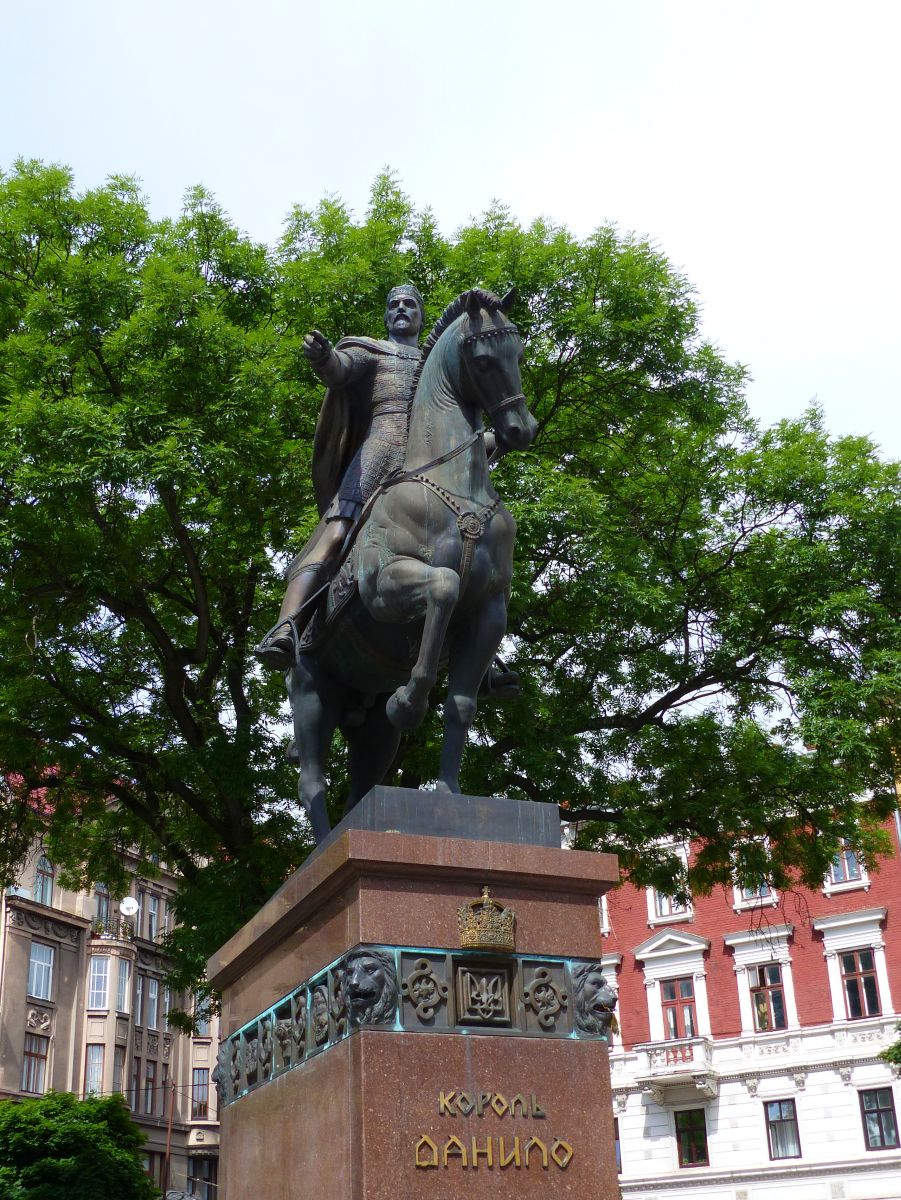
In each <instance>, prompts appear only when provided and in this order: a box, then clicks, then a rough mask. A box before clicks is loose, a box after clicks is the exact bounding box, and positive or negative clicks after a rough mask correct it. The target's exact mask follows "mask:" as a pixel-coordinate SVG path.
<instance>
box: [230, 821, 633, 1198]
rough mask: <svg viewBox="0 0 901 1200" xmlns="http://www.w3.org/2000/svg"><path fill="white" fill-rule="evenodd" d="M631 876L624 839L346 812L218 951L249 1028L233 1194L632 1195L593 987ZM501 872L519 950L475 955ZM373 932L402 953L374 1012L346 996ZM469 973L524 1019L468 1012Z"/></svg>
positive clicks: (234, 1008)
mask: <svg viewBox="0 0 901 1200" xmlns="http://www.w3.org/2000/svg"><path fill="white" fill-rule="evenodd" d="M617 878H618V875H617V866H616V860H615V859H614V858H613V857H612V856H610V855H602V854H590V853H584V852H579V851H570V850H560V849H556V848H550V847H547V846H536V845H522V844H514V843H504V842H493V841H473V840H468V839H464V838H454V837H429V836H422V835H417V834H404V833H395V832H374V831H368V830H361V829H348V830H346V831H345V832H343V833H342V834H340V836H339V837H338V838H337V840H335V841H333V842H332V843H331V844H330V845H328V846H327V847H325V848H324V849H322V850H320V851H319V853H318V854H317V855H316V856H315V857H314V858H313V859H312V860H311V861H309V862H308V863H307V864H305V866H304V867H303V868H302V869H301V870H299V871H298V872H297V873H296V874H295V875H294V876H293V877H292V878H291V879H290V880H288V882H287V883H286V884H285V885H284V886H283V887H282V889H281V890H280V891H279V892H278V893H277V894H276V895H275V896H274V897H273V898H272V900H270V901H269V903H268V904H267V905H266V906H265V907H264V908H263V909H262V910H261V912H260V913H258V914H257V916H256V917H255V918H254V919H253V920H252V921H251V922H250V923H249V924H248V925H247V926H245V927H244V928H243V929H242V930H241V931H240V932H239V933H238V934H237V935H236V936H235V937H234V938H232V940H231V941H230V942H228V943H227V944H226V945H225V946H224V947H223V948H222V949H221V950H220V951H219V952H218V953H217V954H216V955H215V956H214V957H213V959H212V960H211V961H210V964H209V974H210V980H211V982H212V983H213V984H214V985H215V986H216V987H217V988H219V989H221V991H222V994H223V1013H222V1036H223V1038H231V1041H230V1042H228V1043H226V1046H225V1048H224V1049H223V1051H222V1052H221V1053H220V1066H219V1070H220V1072H221V1073H222V1072H224V1073H225V1074H227V1075H229V1079H228V1081H227V1083H226V1085H225V1089H226V1095H225V1097H224V1101H225V1102H224V1103H223V1104H222V1106H221V1122H222V1127H221V1159H220V1197H221V1200H300V1198H301V1197H302V1198H303V1200H344V1198H346V1200H389V1198H390V1200H459V1198H460V1197H467V1198H468V1197H472V1198H473V1200H479V1198H481V1197H482V1196H490V1197H499V1198H500V1197H514V1196H515V1197H517V1198H520V1197H521V1198H530V1197H538V1196H541V1197H545V1196H547V1197H551V1196H554V1197H558V1196H566V1197H571V1198H572V1200H589V1198H590V1200H614V1198H615V1197H618V1196H619V1189H618V1186H617V1176H616V1164H615V1161H614V1149H613V1146H614V1141H613V1115H612V1106H611V1100H610V1082H609V1075H608V1064H607V1046H606V1043H605V1042H604V1041H603V1040H601V1039H600V1038H598V1037H597V1036H595V1035H593V1034H592V1032H591V1030H590V1029H587V1028H585V1023H584V1021H583V1022H582V1026H581V1027H580V1023H579V1018H578V1014H577V1012H576V1007H577V1006H576V996H575V995H574V992H575V991H576V990H577V985H576V984H575V980H576V979H577V977H578V971H577V965H578V963H579V962H581V963H583V964H584V963H588V962H594V961H597V959H598V958H599V957H600V949H601V947H600V926H599V914H598V902H599V898H600V896H601V895H602V894H603V893H604V892H605V891H606V890H607V889H608V888H610V887H611V886H613V884H614V883H615V882H616V881H617ZM486 885H487V886H488V887H489V888H490V891H491V896H492V897H493V898H494V899H497V900H499V901H501V902H502V903H503V905H504V906H506V907H508V908H510V909H512V910H513V911H514V912H515V915H516V946H515V952H514V953H512V954H510V953H496V952H491V953H484V952H476V951H461V950H460V934H459V928H458V910H459V909H460V907H461V905H464V904H465V903H466V902H467V901H470V900H472V899H473V898H475V897H478V896H479V894H480V891H481V889H482V888H483V887H484V886H486ZM359 946H364V947H367V946H368V947H377V948H379V952H380V953H381V954H382V955H383V961H390V962H393V963H396V977H395V978H396V988H397V1001H396V1005H394V1006H393V1007H392V1009H391V1012H390V1014H389V1015H388V1016H386V1015H385V1012H384V1011H379V1012H377V1013H376V1017H377V1019H376V1020H375V1021H372V1020H369V1019H368V1018H369V1017H370V1016H371V1015H372V1014H370V1013H369V1012H368V1011H367V1012H366V1013H364V1014H363V1016H364V1019H363V1020H362V1021H360V1020H357V1021H354V1019H353V1013H352V1010H350V1009H347V1008H342V1007H341V1006H342V1004H343V1002H344V999H345V997H344V994H343V991H342V989H343V988H344V986H345V983H346V980H347V974H346V968H342V965H341V964H342V963H346V962H347V961H348V960H347V959H345V958H344V956H346V955H347V954H348V952H349V951H351V952H352V951H353V950H354V949H355V948H356V947H359ZM342 970H344V974H342ZM464 979H465V982H466V983H467V985H468V986H470V988H472V987H475V989H476V991H478V988H479V987H483V988H484V989H485V994H486V996H487V995H488V993H489V992H491V989H492V987H494V986H495V985H497V987H498V988H501V989H503V988H506V989H507V1000H505V1001H504V1003H506V1004H507V1005H508V1008H509V1011H508V1012H507V1013H506V1016H505V1015H504V1013H503V1011H501V1009H500V1008H499V1009H498V1013H497V1014H495V1015H494V1016H492V1018H491V1021H493V1022H494V1023H493V1024H492V1023H491V1021H489V1022H488V1023H485V1024H479V1023H472V1021H467V1020H466V1019H464V1018H465V1012H466V1011H467V1010H466V1009H465V1004H466V1001H465V1000H464V999H461V997H462V995H463V993H462V992H461V991H460V988H461V980H464ZM498 980H500V981H501V982H500V983H498V982H497V981H498ZM317 981H318V983H319V985H320V986H319V987H318V988H317ZM473 981H475V982H473ZM538 983H543V984H544V992H543V993H541V995H543V996H544V999H543V1000H541V1001H540V1002H539V999H537V998H536V997H539V989H538ZM301 984H303V985H304V987H303V988H301V987H300V985H301ZM441 986H443V987H444V988H445V992H444V994H443V995H442V994H441V991H440V988H441ZM430 989H431V996H430ZM317 991H318V992H319V993H320V997H321V1000H322V1003H321V1005H320V1007H321V1009H322V1011H321V1012H320V1013H319V1016H320V1017H321V1018H322V1020H321V1022H320V1023H319V1024H317V1014H316V1012H315V1011H314V1009H315V1008H316V1004H317V999H316V996H317ZM339 993H340V994H339ZM498 994H499V993H498ZM424 997H425V999H423V998H424ZM548 997H550V999H548ZM430 998H431V999H432V1000H433V1001H434V1003H433V1004H431V1005H430V1004H428V1003H426V1001H428V1000H429V999H430ZM326 1002H327V1003H328V1006H329V1009H330V1013H329V1014H328V1015H327V1014H325V1004H326ZM392 1003H393V1002H392ZM542 1004H543V1005H544V1007H542ZM555 1004H556V1005H557V1008H556V1010H555V1008H554V1005H555ZM292 1005H293V1007H292ZM417 1005H418V1007H417ZM498 1005H501V1001H500V1000H498ZM298 1013H300V1014H301V1015H300V1016H298ZM326 1016H327V1020H326ZM358 1016H359V1014H358ZM292 1020H293V1024H292ZM292 1030H293V1036H294V1040H293V1041H292ZM298 1030H299V1031H300V1032H297V1031H298ZM298 1038H300V1039H302V1044H301V1042H299V1041H298V1040H297V1039H298ZM228 1046H231V1047H232V1048H233V1056H232V1057H229V1051H228ZM246 1046H250V1047H251V1048H250V1050H247V1049H246Z"/></svg>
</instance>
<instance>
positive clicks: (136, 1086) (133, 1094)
mask: <svg viewBox="0 0 901 1200" xmlns="http://www.w3.org/2000/svg"><path fill="white" fill-rule="evenodd" d="M140 1094H141V1060H140V1059H139V1058H133V1059H132V1060H131V1089H130V1091H129V1094H128V1103H129V1105H130V1106H131V1108H133V1109H134V1111H135V1112H137V1111H138V1097H139V1096H140Z"/></svg>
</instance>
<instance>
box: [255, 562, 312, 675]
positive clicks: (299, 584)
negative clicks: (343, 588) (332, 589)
mask: <svg viewBox="0 0 901 1200" xmlns="http://www.w3.org/2000/svg"><path fill="white" fill-rule="evenodd" d="M328 570H329V564H328V563H327V562H315V563H307V565H306V566H303V567H301V568H300V570H299V571H298V572H297V574H296V575H294V576H293V577H292V578H291V579H290V580H289V582H288V590H287V591H286V592H285V599H284V601H283V602H282V609H281V612H280V613H279V615H278V620H277V621H276V623H275V624H274V625H273V626H272V628H271V629H270V630H269V632H268V633H267V634H266V636H265V637H264V638H263V640H262V641H261V642H260V644H259V645H258V646H254V649H253V653H254V657H255V658H256V660H257V662H259V663H262V665H263V666H264V667H267V668H268V669H269V670H271V671H289V670H290V669H291V668H292V667H293V666H294V662H295V659H296V657H297V644H298V642H299V641H300V636H301V634H302V633H303V631H304V629H305V628H306V626H307V623H308V621H309V620H310V617H312V615H313V610H314V605H312V604H311V603H310V601H311V600H312V599H313V598H314V596H316V595H317V594H318V592H319V590H320V589H321V587H322V585H323V584H324V583H325V582H326V580H327V579H328Z"/></svg>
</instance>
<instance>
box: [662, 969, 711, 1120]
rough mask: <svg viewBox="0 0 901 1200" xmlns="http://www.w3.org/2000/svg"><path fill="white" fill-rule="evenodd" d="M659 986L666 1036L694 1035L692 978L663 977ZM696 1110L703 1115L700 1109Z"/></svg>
mask: <svg viewBox="0 0 901 1200" xmlns="http://www.w3.org/2000/svg"><path fill="white" fill-rule="evenodd" d="M660 988H661V996H662V1001H663V1027H664V1032H665V1036H666V1038H667V1039H668V1040H671V1039H673V1038H692V1037H694V1036H695V1034H696V1030H697V1022H696V1021H695V986H694V980H693V979H692V978H691V976H690V975H688V976H685V977H684V978H682V979H663V980H661V982H660ZM697 1111H698V1112H700V1113H701V1115H702V1116H703V1110H702V1109H698V1110H697Z"/></svg>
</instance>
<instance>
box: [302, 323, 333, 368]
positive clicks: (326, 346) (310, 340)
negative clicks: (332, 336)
mask: <svg viewBox="0 0 901 1200" xmlns="http://www.w3.org/2000/svg"><path fill="white" fill-rule="evenodd" d="M303 352H304V354H305V355H306V356H307V358H308V359H309V360H310V363H311V365H312V366H314V367H316V366H321V364H322V363H324V362H325V360H326V359H327V358H328V356H329V355H330V354H331V352H332V344H331V342H330V341H329V340H328V338H327V337H326V336H325V334H323V333H320V332H319V330H318V329H314V330H313V332H312V333H307V334H305V335H304V339H303Z"/></svg>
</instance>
